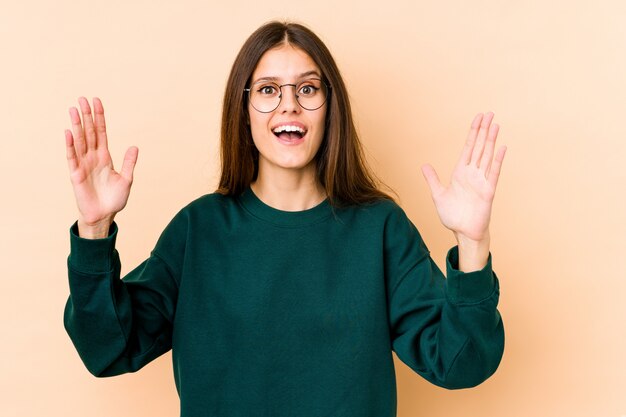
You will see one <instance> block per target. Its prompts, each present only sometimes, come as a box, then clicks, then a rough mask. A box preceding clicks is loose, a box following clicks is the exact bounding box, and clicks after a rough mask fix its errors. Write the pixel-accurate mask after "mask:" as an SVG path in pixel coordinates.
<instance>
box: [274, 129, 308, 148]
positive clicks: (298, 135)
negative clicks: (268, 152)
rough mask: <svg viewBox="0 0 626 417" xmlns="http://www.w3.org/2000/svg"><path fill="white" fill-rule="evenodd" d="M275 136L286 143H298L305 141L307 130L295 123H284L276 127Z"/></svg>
mask: <svg viewBox="0 0 626 417" xmlns="http://www.w3.org/2000/svg"><path fill="white" fill-rule="evenodd" d="M273 133H274V136H276V138H278V141H279V142H281V143H283V144H285V145H297V144H299V143H302V142H303V141H304V137H305V136H306V133H307V131H306V130H305V129H304V128H302V127H300V126H295V125H282V126H278V127H276V128H274V130H273Z"/></svg>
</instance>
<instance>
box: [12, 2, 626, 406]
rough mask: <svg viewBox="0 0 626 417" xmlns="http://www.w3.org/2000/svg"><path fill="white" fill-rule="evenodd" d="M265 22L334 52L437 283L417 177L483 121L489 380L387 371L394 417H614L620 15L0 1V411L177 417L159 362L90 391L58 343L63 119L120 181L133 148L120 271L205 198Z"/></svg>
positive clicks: (373, 151)
mask: <svg viewBox="0 0 626 417" xmlns="http://www.w3.org/2000/svg"><path fill="white" fill-rule="evenodd" d="M592 4H593V5H592ZM272 18H280V19H295V20H297V21H301V22H304V23H306V24H308V25H309V26H310V27H311V28H312V29H314V30H315V31H316V32H317V33H318V34H319V35H320V36H321V37H322V39H323V40H324V41H325V42H326V43H327V45H328V46H329V48H330V49H331V51H332V52H333V53H334V56H335V57H336V59H337V61H338V63H339V65H340V68H341V69H342V71H343V74H344V76H345V79H346V82H347V84H348V87H349V91H350V92H351V96H352V99H353V105H354V109H355V113H356V118H357V121H358V127H359V130H360V132H361V134H362V137H363V142H364V144H365V146H366V148H367V152H368V155H369V160H370V162H371V164H372V165H373V166H374V168H375V170H376V172H377V173H378V174H379V175H380V176H381V177H382V178H383V179H384V180H385V181H386V182H387V183H388V184H389V185H390V186H392V187H393V188H394V189H395V190H396V191H397V192H398V193H399V195H400V196H401V203H402V206H403V207H404V208H405V210H406V211H407V212H408V214H409V216H410V217H411V219H412V220H413V221H414V222H415V224H416V225H417V226H418V228H419V229H420V230H421V232H422V234H423V235H424V238H425V240H426V241H427V243H428V245H429V246H430V248H431V250H432V253H433V256H434V257H435V259H436V260H437V262H438V263H439V264H440V265H442V264H443V257H444V254H445V251H446V250H447V249H448V248H449V247H450V245H451V244H452V243H453V238H452V235H451V234H450V233H449V232H447V231H446V230H445V229H443V227H442V226H441V225H440V224H439V222H438V220H437V216H436V213H435V210H434V207H433V205H432V203H431V201H430V196H429V194H428V190H427V187H426V184H425V182H424V180H423V178H422V176H421V173H420V171H419V166H420V165H421V164H422V163H424V162H431V163H433V165H434V166H435V167H436V168H437V169H438V171H439V173H440V175H441V176H442V177H447V176H448V175H449V173H450V171H451V169H452V166H453V163H454V161H455V160H456V158H457V155H458V152H459V151H460V149H461V145H462V142H463V140H464V138H465V134H466V132H467V129H468V126H469V123H470V122H471V120H472V117H473V116H474V114H475V113H477V112H479V111H488V110H493V111H494V112H495V113H496V121H497V122H498V123H500V124H501V126H502V128H501V131H500V138H499V141H500V143H502V144H506V145H508V147H509V151H508V154H507V157H506V159H505V163H504V167H503V172H502V177H501V181H500V184H499V189H498V194H497V197H496V202H495V208H494V215H493V222H492V238H493V248H492V252H493V254H494V267H495V268H496V271H497V272H498V274H499V276H500V278H501V283H502V295H501V303H500V309H501V312H502V314H503V317H504V320H505V327H506V332H507V342H506V350H505V354H504V358H503V361H502V364H501V366H500V368H499V370H498V372H497V373H496V374H495V375H494V376H493V377H492V378H491V379H490V380H488V381H487V382H486V383H484V384H483V385H481V386H480V387H478V388H475V389H472V390H462V391H446V390H443V389H440V388H437V387H434V386H431V385H429V384H428V383H427V382H425V381H424V380H422V379H421V378H420V377H419V376H417V375H416V374H414V373H413V372H412V371H410V370H409V369H408V368H407V367H406V366H405V365H404V364H402V363H401V362H399V361H396V363H397V374H398V396H399V398H398V401H399V413H398V415H399V416H400V417H408V416H429V417H436V416H446V417H454V416H483V417H496V416H498V417H502V416H506V417H508V416H511V417H513V416H524V417H526V416H535V417H539V416H568V417H577V416H581V417H582V416H589V417H620V416H623V415H626V382H625V381H626V360H625V352H626V303H625V302H624V300H625V295H626V282H625V278H626V277H625V274H624V272H625V271H626V268H625V267H624V266H623V263H624V258H623V252H624V249H625V244H624V237H625V236H626V222H625V220H624V213H626V207H625V203H624V201H625V200H624V189H625V184H626V181H625V180H626V178H625V177H626V173H625V172H626V170H625V169H624V166H623V164H624V160H625V158H626V127H625V123H624V119H625V117H624V111H625V109H626V81H625V74H626V2H624V1H622V0H601V1H599V2H591V1H583V0H576V1H571V0H569V1H568V0H555V1H548V2H546V1H539V0H532V1H513V0H508V1H502V0H477V1H472V2H467V1H463V0H457V1H404V2H400V1H386V2H373V1H370V2H362V1H359V2H338V1H336V0H333V1H327V0H322V1H317V2H307V3H300V4H294V3H293V2H292V1H279V0H266V1H263V2H251V4H246V3H243V2H240V1H235V0H233V1H227V2H225V4H221V5H219V6H213V5H211V4H210V2H208V1H190V0H185V1H177V2H174V1H170V2H164V1H129V2H127V1H121V0H114V1H107V2H104V1H98V2H95V1H94V2H85V1H82V2H78V1H75V2H72V1H68V0H56V1H44V0H39V1H32V0H30V1H28V0H27V1H21V2H9V1H8V0H2V5H1V6H0V52H1V55H0V56H1V57H2V58H1V59H2V64H1V65H0V94H1V95H2V100H0V138H1V139H0V140H1V142H0V143H1V150H0V178H1V181H2V183H1V185H2V195H3V198H2V204H1V206H0V207H1V208H0V210H2V211H1V216H0V222H1V223H0V228H1V230H2V234H1V237H0V253H1V257H2V259H1V263H2V268H3V277H2V279H1V280H0V294H1V296H2V302H1V303H0V317H1V320H2V323H1V332H2V335H3V337H2V339H3V342H2V343H1V346H0V361H1V362H0V415H2V416H57V415H58V416H66V417H70V416H77V417H78V416H81V417H82V416H96V417H97V416H155V417H157V416H175V415H177V413H178V398H177V395H176V391H175V388H174V383H173V377H172V370H171V363H170V356H169V355H165V356H164V357H162V358H159V359H158V360H156V361H155V362H153V363H152V364H150V365H148V366H147V367H146V368H144V369H143V370H142V371H141V372H139V373H136V374H130V375H124V376H121V377H117V378H109V379H96V378H93V377H92V376H91V375H89V374H88V373H87V371H86V370H85V368H84V367H83V365H82V363H81V362H80V360H79V358H78V355H77V354H76V352H75V350H74V348H73V346H72V345H71V343H70V340H69V338H68V337H67V335H66V334H65V331H64V329H63V325H62V311H63V306H64V303H65V299H66V297H67V294H68V286H67V280H66V266H65V262H66V256H67V254H68V250H69V243H68V228H69V226H70V225H71V223H72V222H73V221H74V219H75V217H76V209H75V204H74V200H73V195H72V191H71V187H70V184H69V180H68V177H67V168H66V164H65V155H64V138H63V130H64V129H65V128H66V127H69V118H68V115H67V109H68V108H69V107H70V106H72V105H76V98H77V97H78V96H80V95H85V96H87V97H90V98H91V97H93V96H99V97H101V98H102V100H103V103H104V106H105V109H106V112H107V120H108V126H109V137H110V141H111V147H112V154H113V157H114V160H115V161H116V162H117V164H118V165H119V164H120V163H121V158H122V155H123V152H124V150H125V149H126V147H128V146H130V145H137V146H138V147H139V149H140V155H139V162H138V166H137V171H136V181H135V184H134V188H133V192H132V194H131V198H130V202H129V205H128V207H127V209H126V210H125V211H124V212H123V213H122V214H120V215H119V217H118V221H119V224H120V227H121V232H120V236H119V245H118V247H119V250H120V252H121V254H122V262H123V264H124V270H125V271H128V270H130V268H131V267H133V266H134V265H136V264H137V263H139V262H140V261H141V260H143V258H144V257H145V256H147V254H148V253H149V251H150V249H151V248H152V246H153V245H154V243H155V241H156V239H157V237H158V235H159V233H160V232H161V230H162V229H163V227H164V226H165V225H166V224H167V222H168V221H169V219H170V218H171V217H172V215H173V214H174V213H175V212H176V211H178V209H180V208H181V207H182V206H183V205H185V204H187V203H188V202H189V201H190V200H192V199H194V198H196V197H198V196H200V195H202V194H204V193H207V192H211V191H213V189H214V187H215V185H216V175H217V169H218V156H217V155H218V153H217V152H218V142H217V139H218V134H219V125H218V122H219V117H220V108H221V104H220V101H221V97H222V94H223V89H224V85H225V81H226V76H227V74H228V71H229V69H230V66H231V64H232V61H233V59H234V57H235V54H236V53H237V51H238V49H239V47H240V46H241V44H242V43H243V41H244V40H245V38H246V37H247V36H248V35H249V34H250V33H251V32H252V31H253V30H254V29H256V28H257V27H258V26H259V25H260V24H262V23H264V22H265V21H267V20H270V19H272Z"/></svg>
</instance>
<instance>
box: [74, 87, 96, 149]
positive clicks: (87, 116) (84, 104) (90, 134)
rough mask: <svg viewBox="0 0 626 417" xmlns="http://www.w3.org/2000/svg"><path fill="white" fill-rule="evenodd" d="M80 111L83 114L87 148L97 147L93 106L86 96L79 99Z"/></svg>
mask: <svg viewBox="0 0 626 417" xmlns="http://www.w3.org/2000/svg"><path fill="white" fill-rule="evenodd" d="M78 103H79V104H80V111H81V113H82V114H83V128H84V129H85V142H86V144H87V149H96V131H95V129H94V126H93V118H92V116H91V107H89V101H87V99H86V98H85V97H80V98H79V99H78Z"/></svg>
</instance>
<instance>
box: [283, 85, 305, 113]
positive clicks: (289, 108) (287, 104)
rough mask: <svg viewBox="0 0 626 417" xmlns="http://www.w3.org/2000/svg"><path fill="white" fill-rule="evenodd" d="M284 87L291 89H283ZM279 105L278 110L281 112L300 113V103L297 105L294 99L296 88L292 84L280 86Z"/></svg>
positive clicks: (296, 100)
mask: <svg viewBox="0 0 626 417" xmlns="http://www.w3.org/2000/svg"><path fill="white" fill-rule="evenodd" d="M285 87H293V88H285ZM280 94H281V99H280V105H279V109H280V111H283V112H294V111H295V112H299V111H300V103H298V99H297V98H296V86H295V85H293V84H284V85H281V86H280Z"/></svg>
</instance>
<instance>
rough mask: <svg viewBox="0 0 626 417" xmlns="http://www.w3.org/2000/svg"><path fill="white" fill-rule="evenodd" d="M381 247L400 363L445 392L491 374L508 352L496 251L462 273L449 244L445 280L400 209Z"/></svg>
mask: <svg viewBox="0 0 626 417" xmlns="http://www.w3.org/2000/svg"><path fill="white" fill-rule="evenodd" d="M384 251H385V273H386V283H387V286H388V308H389V321H390V330H391V339H392V347H393V350H394V351H395V352H396V354H397V356H398V357H399V358H400V360H402V362H404V363H405V364H407V365H408V366H409V367H410V368H411V369H413V370H414V371H415V372H417V373H418V374H420V375H421V376H423V377H424V378H425V379H427V380H428V381H430V382H432V383H433V384H435V385H438V386H441V387H444V388H448V389H459V388H469V387H473V386H476V385H478V384H480V383H481V382H483V381H484V380H486V379H487V378H489V376H491V375H492V374H493V373H494V372H495V371H496V369H497V367H498V365H499V363H500V360H501V358H502V354H503V350H504V328H503V325H502V319H501V317H500V314H499V312H498V310H497V308H496V307H497V304H498V297H499V284H498V278H497V277H496V275H495V273H494V272H493V271H492V269H491V255H489V260H488V262H487V265H486V266H485V267H484V268H483V269H482V270H480V271H475V272H471V273H463V272H461V271H459V270H458V248H457V247H454V248H452V249H451V250H450V251H449V252H448V255H447V258H446V268H447V279H446V277H444V275H443V273H442V272H441V270H440V269H439V268H438V267H437V265H436V264H435V263H434V262H433V260H432V258H431V257H430V253H429V251H428V249H427V247H426V245H425V244H424V242H423V240H422V238H421V236H420V234H419V232H418V231H417V229H416V228H415V226H414V225H413V224H412V223H411V221H410V220H409V219H408V218H407V216H406V214H405V213H404V211H403V210H402V209H401V208H400V207H398V206H396V209H395V210H394V211H393V212H392V213H391V214H390V216H389V217H388V218H387V222H386V227H385V244H384Z"/></svg>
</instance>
